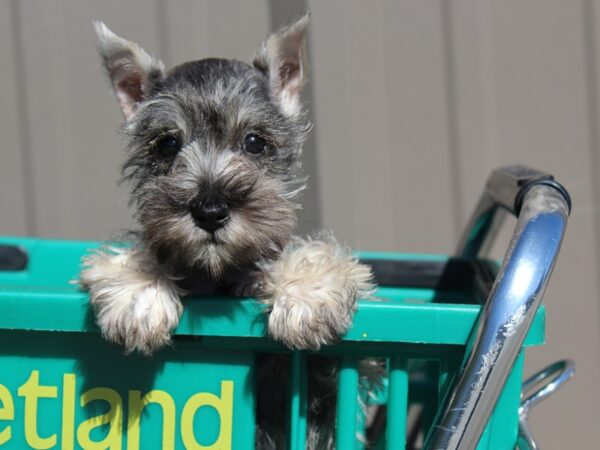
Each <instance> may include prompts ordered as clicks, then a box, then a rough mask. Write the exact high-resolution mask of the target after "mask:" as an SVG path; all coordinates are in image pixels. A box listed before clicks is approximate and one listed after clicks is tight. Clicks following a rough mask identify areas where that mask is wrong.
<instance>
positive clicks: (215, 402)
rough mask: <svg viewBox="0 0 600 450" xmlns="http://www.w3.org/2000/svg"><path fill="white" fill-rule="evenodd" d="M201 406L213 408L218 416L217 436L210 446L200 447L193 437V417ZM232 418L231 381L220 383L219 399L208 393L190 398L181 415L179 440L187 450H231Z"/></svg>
mask: <svg viewBox="0 0 600 450" xmlns="http://www.w3.org/2000/svg"><path fill="white" fill-rule="evenodd" d="M203 406H210V407H212V408H214V409H215V410H216V411H217V413H218V414H219V419H220V422H221V427H220V430H219V436H217V439H216V440H215V442H213V443H212V444H211V445H208V446H206V445H200V444H199V443H198V441H196V436H195V435H194V416H195V415H196V412H197V411H198V410H199V409H200V408H202V407H203ZM232 417H233V381H222V382H221V398H219V397H217V396H216V395H213V394H209V393H204V392H201V393H198V394H195V395H193V396H192V397H190V399H189V400H188V401H187V402H186V404H185V406H184V407H183V412H182V413H181V438H182V439H183V445H184V446H185V448H186V449H188V450H231V427H232Z"/></svg>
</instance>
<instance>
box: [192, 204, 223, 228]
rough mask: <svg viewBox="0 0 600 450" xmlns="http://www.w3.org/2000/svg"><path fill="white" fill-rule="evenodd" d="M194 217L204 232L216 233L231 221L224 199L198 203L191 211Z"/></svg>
mask: <svg viewBox="0 0 600 450" xmlns="http://www.w3.org/2000/svg"><path fill="white" fill-rule="evenodd" d="M191 213H192V217H193V218H194V221H195V222H196V225H198V226H199V227H200V228H202V229H203V230H206V231H208V232H209V233H214V232H215V231H217V230H218V229H219V228H221V227H222V226H223V225H225V223H226V222H227V220H228V219H229V206H228V205H227V203H225V201H224V200H223V199H208V200H205V201H203V202H197V203H196V204H195V205H194V206H193V207H192V209H191Z"/></svg>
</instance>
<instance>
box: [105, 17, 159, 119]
mask: <svg viewBox="0 0 600 450" xmlns="http://www.w3.org/2000/svg"><path fill="white" fill-rule="evenodd" d="M94 29H95V30H96V34H97V36H98V50H99V51H100V55H101V56H102V60H103V62H104V67H105V68H106V71H107V72H108V76H109V77H110V81H111V83H112V85H113V88H114V89H115V93H116V94H117V98H118V100H119V105H120V106H121V109H122V110H123V114H124V115H125V119H127V120H129V119H131V117H133V115H134V113H135V110H136V108H137V106H138V104H139V103H140V102H141V101H143V100H144V99H145V97H146V96H147V95H148V92H149V89H150V87H151V86H152V84H154V83H155V82H157V81H159V80H160V79H162V78H163V74H164V65H163V63H162V62H161V61H159V60H158V59H155V58H153V57H152V56H150V55H149V54H148V53H147V52H146V51H145V50H144V49H143V48H142V47H140V46H139V45H137V44H136V43H135V42H131V41H128V40H126V39H123V38H122V37H120V36H117V35H116V34H115V33H113V32H112V31H110V30H109V29H108V27H107V26H106V25H104V23H102V22H94Z"/></svg>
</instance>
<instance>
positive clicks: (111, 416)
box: [77, 388, 123, 450]
mask: <svg viewBox="0 0 600 450" xmlns="http://www.w3.org/2000/svg"><path fill="white" fill-rule="evenodd" d="M94 400H104V401H105V402H107V403H108V405H109V410H108V412H107V413H106V414H101V415H99V416H95V417H92V418H90V419H87V420H85V421H83V422H82V423H81V425H79V428H77V442H79V445H81V446H82V447H83V448H85V449H86V450H105V449H111V450H121V446H122V444H121V442H122V439H123V425H122V421H123V401H122V400H121V396H120V395H119V394H118V392H117V391H115V390H114V389H109V388H94V389H90V390H88V391H85V392H84V393H83V395H82V396H81V406H82V407H83V406H85V405H87V404H88V403H90V402H92V401H94ZM106 424H109V429H108V434H107V435H106V437H105V438H104V439H102V440H101V441H92V439H91V438H90V433H91V431H92V430H93V429H94V428H97V427H100V426H102V425H106Z"/></svg>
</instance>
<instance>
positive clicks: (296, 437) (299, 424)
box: [288, 351, 307, 450]
mask: <svg viewBox="0 0 600 450" xmlns="http://www.w3.org/2000/svg"><path fill="white" fill-rule="evenodd" d="M291 359H292V360H291V363H290V365H291V367H290V373H291V380H290V397H289V399H290V400H289V405H290V410H289V423H288V448H289V449H290V450H304V449H305V448H306V377H307V374H306V356H305V355H304V353H302V352H299V351H296V352H293V353H292V358H291Z"/></svg>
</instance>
